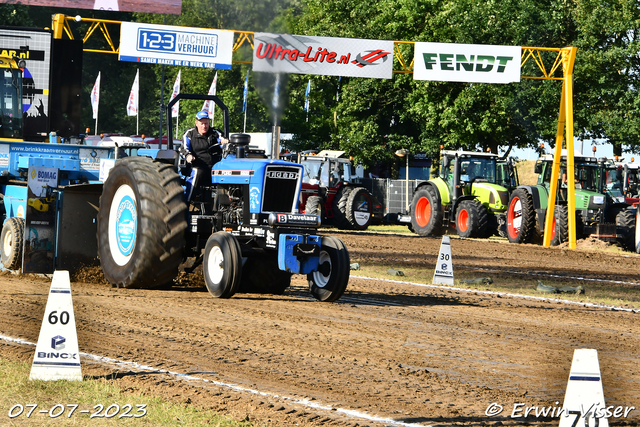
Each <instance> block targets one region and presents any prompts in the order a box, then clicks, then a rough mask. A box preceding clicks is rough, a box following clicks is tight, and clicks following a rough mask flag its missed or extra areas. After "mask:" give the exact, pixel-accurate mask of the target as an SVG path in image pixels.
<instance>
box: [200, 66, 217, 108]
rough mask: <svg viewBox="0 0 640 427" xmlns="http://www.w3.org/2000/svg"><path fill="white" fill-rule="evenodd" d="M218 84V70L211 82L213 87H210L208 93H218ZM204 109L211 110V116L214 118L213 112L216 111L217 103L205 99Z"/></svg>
mask: <svg viewBox="0 0 640 427" xmlns="http://www.w3.org/2000/svg"><path fill="white" fill-rule="evenodd" d="M217 84H218V72H217V71H216V75H215V76H214V77H213V81H212V82H211V87H210V88H209V93H208V95H215V94H216V85H217ZM202 109H203V110H205V111H208V112H209V117H211V118H212V119H213V113H214V112H215V111H216V103H215V102H213V101H204V105H203V106H202Z"/></svg>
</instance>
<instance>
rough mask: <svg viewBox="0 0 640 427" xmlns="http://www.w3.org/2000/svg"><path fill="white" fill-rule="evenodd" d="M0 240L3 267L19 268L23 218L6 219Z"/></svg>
mask: <svg viewBox="0 0 640 427" xmlns="http://www.w3.org/2000/svg"><path fill="white" fill-rule="evenodd" d="M0 242H1V245H0V251H1V252H0V255H1V258H2V265H3V266H4V268H6V269H8V270H17V269H18V268H20V264H22V247H23V246H24V219H22V218H17V217H12V218H9V219H7V220H6V221H5V223H4V225H3V226H2V236H1V237H0Z"/></svg>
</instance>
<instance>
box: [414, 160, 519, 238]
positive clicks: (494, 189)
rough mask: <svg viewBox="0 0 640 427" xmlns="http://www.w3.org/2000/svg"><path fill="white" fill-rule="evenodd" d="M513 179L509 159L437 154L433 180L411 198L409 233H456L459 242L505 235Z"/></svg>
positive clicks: (515, 183) (421, 234)
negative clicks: (438, 155)
mask: <svg viewBox="0 0 640 427" xmlns="http://www.w3.org/2000/svg"><path fill="white" fill-rule="evenodd" d="M517 183H518V177H517V174H516V172H515V167H514V165H513V161H512V160H511V159H509V160H507V161H505V160H503V159H500V158H499V157H498V155H496V154H492V153H482V152H468V151H442V152H441V159H440V174H439V176H438V177H436V178H433V179H430V180H428V181H424V182H421V183H420V184H419V185H418V186H417V187H416V189H415V191H414V193H413V199H412V202H411V225H410V228H411V229H412V231H414V232H415V233H417V234H419V235H420V236H439V235H442V234H444V233H445V232H446V231H447V230H448V229H449V228H455V229H456V231H457V233H458V235H459V236H461V237H479V238H487V237H490V236H492V235H494V234H498V233H499V232H500V229H504V223H505V211H506V209H507V203H508V201H509V191H508V188H507V187H509V186H514V185H515V186H517Z"/></svg>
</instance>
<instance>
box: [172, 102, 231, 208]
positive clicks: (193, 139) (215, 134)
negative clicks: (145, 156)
mask: <svg viewBox="0 0 640 427" xmlns="http://www.w3.org/2000/svg"><path fill="white" fill-rule="evenodd" d="M226 142H227V140H226V139H224V138H223V137H222V134H221V133H220V132H219V131H218V130H216V129H213V128H212V127H209V113H208V112H207V111H206V110H202V111H199V112H198V113H197V114H196V126H195V127H194V128H191V129H189V130H188V131H186V132H185V134H184V137H183V143H182V145H181V146H180V154H181V155H182V156H183V157H184V159H185V160H186V162H187V164H188V165H189V166H190V168H189V169H190V170H188V171H187V174H188V176H187V180H186V181H187V186H186V189H185V196H186V199H187V201H189V200H191V196H192V193H193V189H194V188H195V187H197V186H203V185H204V186H206V185H210V184H211V168H212V167H213V165H214V164H216V163H217V162H219V161H220V160H221V158H222V147H221V144H225V143H226Z"/></svg>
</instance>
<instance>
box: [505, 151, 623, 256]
mask: <svg viewBox="0 0 640 427" xmlns="http://www.w3.org/2000/svg"><path fill="white" fill-rule="evenodd" d="M552 167H553V156H551V155H548V154H547V155H544V156H542V157H541V158H540V159H538V161H536V164H535V170H534V171H535V173H537V174H538V183H537V185H522V186H519V187H518V188H516V189H515V190H514V191H513V192H512V193H511V199H510V201H509V208H508V210H507V238H508V239H509V241H510V242H512V243H530V242H540V241H541V240H542V236H543V235H544V221H545V216H546V214H547V203H548V199H549V189H550V182H551V169H552ZM566 170H567V166H566V152H565V151H564V150H563V154H562V159H561V163H560V173H559V174H558V181H559V182H558V195H557V199H556V207H555V211H554V221H553V228H552V230H551V239H552V241H551V244H552V245H558V244H560V243H562V242H566V241H567V240H568V234H569V226H568V224H569V212H568V208H567V174H566ZM606 170H607V169H606V166H605V165H604V163H603V162H599V161H598V160H597V159H596V158H595V157H589V156H583V155H579V154H575V155H574V173H575V206H576V213H577V214H576V237H577V238H581V237H584V236H588V235H591V234H595V235H597V236H600V237H602V238H603V239H605V240H618V241H619V242H621V243H622V246H624V247H627V246H628V245H629V243H628V242H629V237H628V236H629V234H631V235H633V231H634V230H633V226H632V216H633V215H634V213H635V211H634V210H632V209H630V208H629V205H628V204H627V203H620V202H619V201H618V199H616V198H614V197H612V194H611V192H610V191H607V189H606V186H605V185H604V184H605V180H606Z"/></svg>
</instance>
